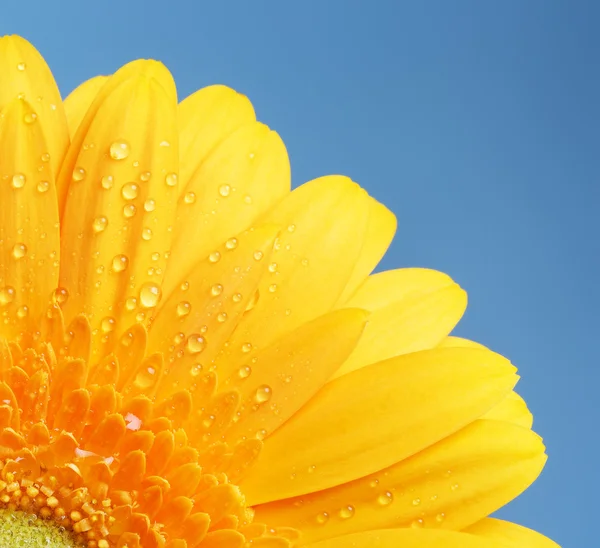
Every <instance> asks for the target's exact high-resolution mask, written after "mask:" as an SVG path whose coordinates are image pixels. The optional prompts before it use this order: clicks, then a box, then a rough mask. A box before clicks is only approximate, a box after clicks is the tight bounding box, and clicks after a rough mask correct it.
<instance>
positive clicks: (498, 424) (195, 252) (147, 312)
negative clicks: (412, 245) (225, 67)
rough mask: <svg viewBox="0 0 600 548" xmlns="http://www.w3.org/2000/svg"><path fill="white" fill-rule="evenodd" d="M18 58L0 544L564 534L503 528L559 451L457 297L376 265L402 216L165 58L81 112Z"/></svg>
mask: <svg viewBox="0 0 600 548" xmlns="http://www.w3.org/2000/svg"><path fill="white" fill-rule="evenodd" d="M0 69H1V71H2V74H3V80H2V84H0V108H1V112H0V203H1V207H0V317H1V322H0V396H1V397H0V400H1V401H0V539H1V540H2V542H1V544H2V546H7V545H8V546H13V545H14V546H17V545H20V544H17V542H21V541H23V542H35V541H36V539H39V538H42V537H44V538H46V539H50V540H48V542H53V543H54V544H50V545H51V546H69V545H71V546H72V545H77V544H82V545H84V546H88V547H89V548H113V547H119V548H125V547H128V548H135V547H144V548H146V547H147V548H154V547H163V546H165V547H168V548H195V547H200V548H216V547H219V548H241V547H248V548H286V547H291V546H314V548H337V547H342V546H344V547H345V546H355V547H371V546H378V547H381V548H385V547H392V546H405V547H413V546H414V547H425V546H444V547H452V546H456V547H458V546H461V547H463V546H464V547H473V548H477V547H483V546H485V547H493V546H497V547H502V546H504V547H511V546H512V547H516V546H523V545H525V544H527V545H530V546H540V547H541V546H544V547H546V546H547V547H550V546H555V545H554V544H553V543H552V542H551V541H548V540H546V539H544V538H543V537H541V536H540V535H538V534H537V533H534V532H532V531H529V530H527V529H523V528H519V527H518V526H516V525H511V524H506V523H503V522H499V521H497V520H491V519H487V518H486V517H487V516H488V515H489V514H490V513H492V512H494V511H495V510H496V509H498V508H499V507H501V506H502V505H504V504H505V503H507V502H508V501H510V500H511V499H512V498H514V497H515V496H517V495H518V494H519V493H520V492H521V491H523V490H524V489H525V488H526V487H527V486H528V485H529V484H530V483H531V482H532V481H534V479H535V478H536V476H537V475H538V474H539V472H540V470H541V469H542V467H543V464H544V461H545V455H544V447H543V445H542V443H541V441H540V439H539V437H538V436H537V435H536V434H534V433H533V432H532V431H531V415H530V413H529V412H528V410H527V408H526V406H525V404H524V402H523V400H522V399H520V398H519V396H517V395H516V394H515V393H514V392H513V391H512V389H513V387H514V385H515V383H516V379H517V377H516V375H515V369H514V367H513V366H512V365H511V364H510V363H509V362H508V361H507V360H506V359H505V358H503V357H501V356H499V355H498V354H495V353H493V352H492V351H490V350H487V349H485V348H483V347H481V346H480V345H477V344H475V343H472V342H469V341H465V340H462V339H457V338H454V337H450V336H448V335H449V333H450V332H451V330H452V329H453V327H454V326H455V324H456V323H457V322H458V320H459V319H460V317H461V315H462V313H463V312H464V309H465V306H466V296H465V293H464V292H463V291H462V289H460V288H459V287H458V286H457V285H456V284H455V283H454V282H453V281H452V280H451V279H450V278H448V277H447V276H445V275H444V274H441V273H439V272H434V271H430V270H424V269H403V270H395V271H389V272H383V273H379V274H375V275H370V273H371V272H372V271H373V269H374V268H375V266H376V265H377V263H378V261H379V260H380V259H381V257H382V256H383V254H384V253H385V250H386V249H387V247H388V245H389V243H390V241H391V239H392V237H393V234H394V231H395V227H396V222H395V218H394V216H393V215H392V214H391V213H390V212H389V211H388V210H387V209H386V208H385V207H384V206H382V205H381V204H379V203H378V202H376V201H375V200H373V199H372V198H370V197H369V196H368V195H367V193H366V192H365V191H364V190H362V189H361V188H360V187H359V186H358V185H357V184H355V183H354V182H352V181H351V180H350V179H348V178H345V177H341V176H330V177H323V178H321V179H317V180H315V181H311V182H309V183H307V184H305V185H302V186H300V187H299V188H297V189H296V190H294V191H293V192H290V167H289V162H288V158H287V153H286V150H285V147H284V145H283V143H282V141H281V139H280V138H279V136H278V135H277V134H276V133H275V132H273V131H271V130H270V129H269V128H268V127H266V126H265V125H264V124H261V123H259V122H257V121H256V118H255V114H254V111H253V108H252V106H251V104H250V102H249V101H248V99H247V98H246V97H244V96H243V95H240V94H238V93H236V92H235V91H233V90H231V89H229V88H227V87H224V86H211V87H208V88H205V89H202V90H200V91H198V92H197V93H195V94H193V95H192V96H190V97H188V98H187V99H185V100H184V101H183V102H181V103H179V104H178V102H177V94H176V89H175V84H174V82H173V80H172V78H171V76H170V74H169V72H168V71H167V69H166V68H165V67H164V66H163V65H162V64H160V63H157V62H154V61H135V62H133V63H130V64H128V65H126V66H124V67H123V68H121V69H120V70H119V71H117V72H116V73H115V74H114V75H112V76H110V77H98V78H94V79H92V80H90V81H88V82H86V83H84V84H83V85H82V86H80V87H79V88H77V89H76V90H75V91H74V92H73V93H72V94H71V95H70V96H69V97H68V98H67V100H66V101H65V102H64V103H63V101H62V100H61V97H60V94H59V92H58V88H57V86H56V84H55V82H54V79H53V77H52V74H51V72H50V70H49V69H48V67H47V66H46V64H45V62H44V61H43V59H42V58H41V56H40V55H39V54H38V53H37V51H36V50H35V49H34V48H33V47H32V46H31V45H30V44H29V43H28V42H26V41H25V40H23V39H21V38H18V37H7V38H3V39H1V40H0ZM36 535H37V536H36ZM19 539H20V540H19ZM23 539H25V540H23Z"/></svg>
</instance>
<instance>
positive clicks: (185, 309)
mask: <svg viewBox="0 0 600 548" xmlns="http://www.w3.org/2000/svg"><path fill="white" fill-rule="evenodd" d="M191 311H192V305H191V304H190V303H189V302H188V301H181V302H180V303H179V304H178V305H177V316H179V317H180V318H184V317H185V316H187V315H188V314H189V313H190V312H191Z"/></svg>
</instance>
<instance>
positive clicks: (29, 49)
mask: <svg viewBox="0 0 600 548" xmlns="http://www.w3.org/2000/svg"><path fill="white" fill-rule="evenodd" d="M0 74H2V85H1V86H0V108H1V107H3V106H4V105H6V104H7V103H8V102H10V101H12V100H13V99H15V98H20V99H25V100H26V101H28V102H29V103H30V105H31V108H32V109H33V111H34V112H35V115H36V117H37V118H36V121H37V123H38V124H39V125H40V127H41V133H42V135H43V138H44V140H45V143H46V147H47V148H46V149H45V150H42V151H41V152H40V158H41V157H42V156H43V157H44V160H43V161H44V162H48V163H49V164H50V166H51V169H52V176H53V177H56V176H57V175H58V170H59V167H60V165H61V162H62V160H63V158H64V156H65V153H66V151H67V147H68V146H69V133H68V129H67V120H66V118H65V111H64V109H63V103H62V99H61V97H60V92H59V90H58V86H57V85H56V82H55V81H54V76H52V72H51V71H50V68H49V67H48V65H47V64H46V61H44V58H43V57H42V56H41V55H40V54H39V53H38V51H37V50H36V49H35V48H34V47H33V46H32V45H31V44H30V43H29V42H28V41H27V40H25V39H24V38H21V37H20V36H3V37H0Z"/></svg>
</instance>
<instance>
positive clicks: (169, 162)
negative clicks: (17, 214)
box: [60, 61, 178, 353]
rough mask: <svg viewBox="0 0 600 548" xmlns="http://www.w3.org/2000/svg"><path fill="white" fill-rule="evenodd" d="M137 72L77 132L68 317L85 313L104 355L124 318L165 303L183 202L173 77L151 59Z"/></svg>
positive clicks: (65, 275) (70, 199)
mask: <svg viewBox="0 0 600 548" xmlns="http://www.w3.org/2000/svg"><path fill="white" fill-rule="evenodd" d="M131 68H132V67H131V65H128V66H126V67H125V69H127V70H128V72H129V76H128V77H126V78H124V79H123V78H121V75H122V73H121V71H119V72H118V73H117V74H116V75H115V76H113V78H114V79H116V80H117V81H120V82H121V83H120V85H118V86H116V87H115V88H114V89H113V90H112V91H111V92H110V93H107V94H105V93H104V92H105V90H106V89H107V88H111V87H114V86H111V83H110V82H109V83H108V84H107V85H106V86H105V87H104V88H103V89H102V92H101V93H100V95H99V97H100V96H102V95H104V97H103V98H102V102H101V104H100V105H96V106H95V107H94V108H93V109H90V111H88V115H86V118H85V121H84V122H83V123H82V126H81V130H80V131H78V132H77V138H78V140H80V141H81V148H80V149H79V150H78V151H76V152H77V154H76V161H75V162H74V167H73V169H72V171H71V174H70V179H71V181H70V183H69V187H68V195H67V201H66V208H65V217H64V222H63V227H62V242H61V243H62V259H63V263H62V266H61V278H60V279H61V285H63V286H64V287H66V288H67V289H68V290H69V293H70V297H69V300H68V301H67V303H66V305H65V311H66V316H67V319H69V318H71V317H73V316H74V315H75V314H77V313H80V312H83V313H85V314H87V315H88V317H89V318H90V323H91V326H92V330H98V331H97V332H98V334H99V336H98V337H96V339H100V342H99V341H98V340H96V342H95V345H94V349H95V350H96V351H97V350H98V349H99V348H100V347H102V349H103V352H104V353H106V352H105V351H110V345H111V340H112V339H111V337H112V336H113V335H115V334H116V333H117V332H118V330H119V327H120V324H124V326H125V327H127V326H128V325H130V324H132V323H134V322H135V321H136V319H137V320H138V321H143V320H145V319H147V318H148V317H149V316H150V315H151V313H152V310H153V309H154V307H155V306H156V305H157V304H158V302H159V300H160V297H161V290H160V286H161V282H162V277H163V274H164V271H165V267H166V263H167V257H168V252H169V251H170V246H171V233H172V225H173V221H174V214H175V206H176V199H177V188H176V172H177V166H178V152H177V128H176V102H175V97H174V96H173V95H172V94H171V93H168V92H167V91H165V90H166V89H168V88H169V86H171V85H172V79H171V76H170V74H169V73H168V71H167V70H166V69H165V68H164V67H162V66H161V65H157V64H156V63H154V62H150V61H140V62H138V63H134V67H133V68H134V69H135V70H131ZM122 70H123V69H122ZM97 101H98V99H97V100H96V101H95V102H94V104H96V102H97ZM90 112H94V116H93V119H92V120H89V121H88V120H87V118H88V116H89V113H90ZM75 146H76V143H74V144H73V146H72V148H71V150H70V151H69V154H68V156H72V155H73V156H75V154H72V150H73V147H75ZM61 176H63V174H62V172H61ZM100 343H102V344H100ZM99 345H100V346H99Z"/></svg>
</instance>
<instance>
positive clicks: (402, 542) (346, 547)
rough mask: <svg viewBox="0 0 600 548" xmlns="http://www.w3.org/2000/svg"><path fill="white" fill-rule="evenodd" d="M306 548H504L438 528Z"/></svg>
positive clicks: (376, 533)
mask: <svg viewBox="0 0 600 548" xmlns="http://www.w3.org/2000/svg"><path fill="white" fill-rule="evenodd" d="M303 546H306V547H307V548H400V547H401V548H503V545H502V544H498V543H496V542H494V541H493V540H492V541H489V540H487V539H481V538H478V537H476V536H475V535H469V534H467V533H457V532H454V531H437V530H435V529H380V530H376V531H365V532H362V533H355V534H353V535H347V536H344V537H338V538H332V539H328V540H323V541H321V542H317V543H314V544H306V545H303Z"/></svg>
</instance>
